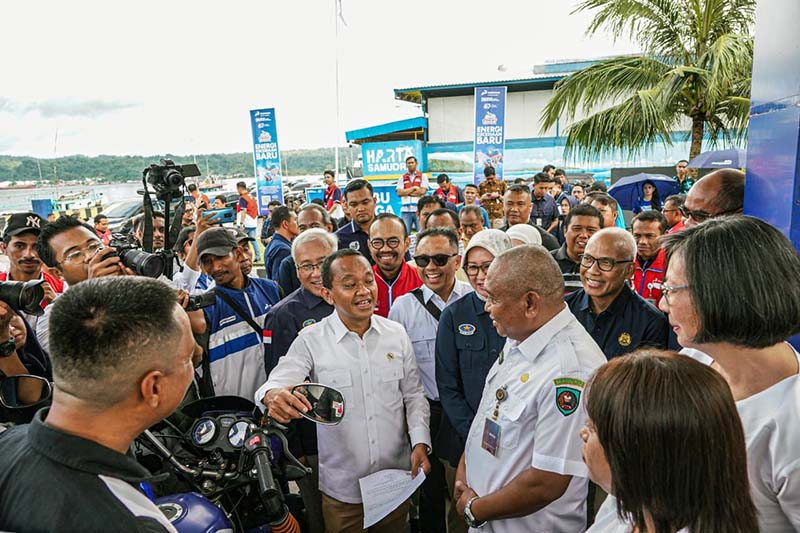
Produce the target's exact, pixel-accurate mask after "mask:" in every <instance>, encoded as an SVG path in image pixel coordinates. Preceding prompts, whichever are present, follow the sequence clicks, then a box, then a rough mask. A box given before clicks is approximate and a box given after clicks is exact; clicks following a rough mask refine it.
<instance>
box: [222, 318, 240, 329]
mask: <svg viewBox="0 0 800 533" xmlns="http://www.w3.org/2000/svg"><path fill="white" fill-rule="evenodd" d="M231 322H236V317H235V316H229V317H226V318H223V319H222V320H220V321H219V327H221V328H222V327H225V325H226V324H230V323H231Z"/></svg>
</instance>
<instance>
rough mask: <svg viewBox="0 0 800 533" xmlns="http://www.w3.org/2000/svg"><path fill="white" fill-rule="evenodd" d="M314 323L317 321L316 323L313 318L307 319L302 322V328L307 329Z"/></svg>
mask: <svg viewBox="0 0 800 533" xmlns="http://www.w3.org/2000/svg"><path fill="white" fill-rule="evenodd" d="M316 322H317V321H316V320H314V319H313V318H309V319H308V320H304V321H303V327H304V328H307V327H308V326H310V325H311V324H314V323H316Z"/></svg>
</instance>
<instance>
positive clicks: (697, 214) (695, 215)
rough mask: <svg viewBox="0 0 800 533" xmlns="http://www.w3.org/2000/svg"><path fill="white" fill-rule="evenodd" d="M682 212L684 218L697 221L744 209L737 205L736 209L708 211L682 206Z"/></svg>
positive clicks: (680, 208)
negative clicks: (693, 209) (716, 211)
mask: <svg viewBox="0 0 800 533" xmlns="http://www.w3.org/2000/svg"><path fill="white" fill-rule="evenodd" d="M678 209H679V210H680V212H681V215H682V216H683V218H686V219H688V218H691V219H692V220H694V221H695V222H705V221H706V220H708V219H710V218H717V217H721V216H723V215H732V214H733V213H738V212H740V211H741V210H742V208H741V207H737V208H735V209H728V210H727V211H720V212H719V213H713V214H711V213H706V212H705V211H692V210H691V209H686V207H684V206H681V207H679V208H678Z"/></svg>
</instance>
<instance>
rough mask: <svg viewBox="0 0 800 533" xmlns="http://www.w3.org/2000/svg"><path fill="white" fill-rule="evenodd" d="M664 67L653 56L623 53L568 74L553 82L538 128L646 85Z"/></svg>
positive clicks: (544, 129)
mask: <svg viewBox="0 0 800 533" xmlns="http://www.w3.org/2000/svg"><path fill="white" fill-rule="evenodd" d="M668 70H669V66H668V65H666V64H664V63H663V62H661V61H659V60H656V59H652V58H648V57H644V56H623V57H617V58H612V59H607V60H604V61H601V62H599V63H596V64H594V65H592V66H590V67H587V68H585V69H583V70H580V71H578V72H576V73H574V74H571V75H569V76H567V77H566V78H564V79H563V80H561V81H560V82H559V83H557V84H556V87H555V89H554V92H553V97H552V98H551V99H550V101H549V102H548V103H547V105H546V106H545V108H544V111H543V113H542V119H541V123H542V132H544V131H546V130H547V129H548V128H550V127H552V126H553V125H554V124H555V123H556V121H557V120H566V121H571V120H572V119H573V118H575V115H576V113H577V112H578V110H581V111H582V112H583V113H589V112H592V111H594V110H595V109H596V108H597V107H598V106H601V105H605V104H608V103H614V102H616V101H618V100H620V99H624V98H628V97H630V96H631V95H632V94H634V93H635V92H636V91H640V90H643V89H649V88H651V87H653V86H654V85H655V84H656V83H658V80H659V78H660V76H661V75H662V73H663V72H666V71H668Z"/></svg>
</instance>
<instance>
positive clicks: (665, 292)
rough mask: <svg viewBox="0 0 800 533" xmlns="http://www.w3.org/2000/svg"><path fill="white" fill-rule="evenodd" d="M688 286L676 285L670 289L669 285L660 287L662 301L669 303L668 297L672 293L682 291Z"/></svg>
mask: <svg viewBox="0 0 800 533" xmlns="http://www.w3.org/2000/svg"><path fill="white" fill-rule="evenodd" d="M688 288H689V285H678V286H677V287H670V286H669V285H662V286H661V295H662V296H664V301H665V302H667V305H670V303H669V295H670V294H671V293H673V292H677V291H682V290H684V289H688Z"/></svg>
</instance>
